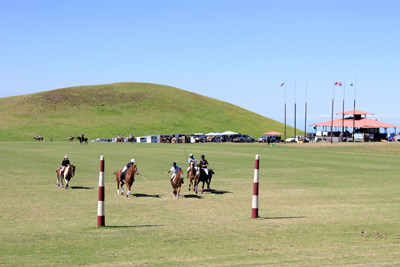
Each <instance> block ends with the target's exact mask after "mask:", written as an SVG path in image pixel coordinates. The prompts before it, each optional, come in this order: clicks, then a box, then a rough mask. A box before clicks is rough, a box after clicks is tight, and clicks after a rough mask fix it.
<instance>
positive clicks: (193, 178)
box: [189, 161, 196, 191]
mask: <svg viewBox="0 0 400 267" xmlns="http://www.w3.org/2000/svg"><path fill="white" fill-rule="evenodd" d="M195 183H196V163H195V162H194V161H191V162H190V168H189V191H190V189H191V188H193V190H194V185H195Z"/></svg>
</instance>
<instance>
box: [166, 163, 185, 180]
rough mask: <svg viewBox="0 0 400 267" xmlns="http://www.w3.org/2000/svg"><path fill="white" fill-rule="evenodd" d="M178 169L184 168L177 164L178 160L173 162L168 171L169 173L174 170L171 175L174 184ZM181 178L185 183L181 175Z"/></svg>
mask: <svg viewBox="0 0 400 267" xmlns="http://www.w3.org/2000/svg"><path fill="white" fill-rule="evenodd" d="M178 170H182V168H181V167H180V166H178V165H176V162H172V167H171V169H170V170H169V171H168V173H170V172H173V173H172V175H171V184H172V181H173V180H174V178H175V176H176V174H177V173H178ZM179 179H181V181H182V184H183V183H184V182H183V177H179Z"/></svg>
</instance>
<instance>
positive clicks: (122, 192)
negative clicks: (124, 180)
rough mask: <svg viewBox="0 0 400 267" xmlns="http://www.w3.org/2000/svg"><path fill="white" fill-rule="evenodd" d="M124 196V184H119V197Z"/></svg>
mask: <svg viewBox="0 0 400 267" xmlns="http://www.w3.org/2000/svg"><path fill="white" fill-rule="evenodd" d="M123 194H124V184H121V195H123Z"/></svg>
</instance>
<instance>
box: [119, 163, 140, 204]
mask: <svg viewBox="0 0 400 267" xmlns="http://www.w3.org/2000/svg"><path fill="white" fill-rule="evenodd" d="M121 173H122V170H118V171H116V172H114V174H115V178H117V194H118V195H119V187H120V185H121V195H123V194H124V188H123V186H124V184H126V186H127V187H128V193H127V194H126V197H129V195H130V193H131V187H132V184H133V182H134V181H135V174H139V173H138V169H137V166H136V165H132V166H131V167H130V168H129V169H127V170H126V174H125V181H121V182H120V181H119V176H120V175H121Z"/></svg>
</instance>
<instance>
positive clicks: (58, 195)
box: [0, 140, 400, 266]
mask: <svg viewBox="0 0 400 267" xmlns="http://www.w3.org/2000/svg"><path fill="white" fill-rule="evenodd" d="M189 153H193V154H194V157H195V158H196V159H197V160H199V159H200V155H202V154H204V155H205V156H206V159H207V160H208V162H209V164H210V165H209V168H211V169H213V171H214V172H215V173H214V174H213V177H212V181H211V185H210V186H211V189H210V190H209V191H204V193H203V194H201V192H200V191H199V192H198V194H196V193H195V192H193V190H191V191H189V190H188V186H189V179H187V178H186V169H187V168H188V165H187V163H186V161H187V158H188V157H189ZM66 154H67V155H68V156H69V159H70V161H71V164H73V165H75V166H76V170H75V176H74V177H73V178H72V179H71V180H70V182H69V187H70V188H69V189H64V188H58V187H57V184H56V182H57V176H56V169H57V168H58V167H59V166H60V163H61V161H62V159H63V157H64V155H66ZM256 154H259V155H260V164H259V200H258V201H259V211H258V214H259V218H257V219H251V215H252V194H253V175H254V157H255V155H256ZM101 155H104V158H105V172H104V173H105V183H104V188H105V225H106V226H105V227H98V228H97V227H96V220H97V202H98V186H99V158H100V156H101ZM131 158H135V160H136V164H137V168H138V172H139V175H136V176H135V182H134V183H133V185H132V189H131V192H130V197H128V198H127V197H126V196H125V194H124V195H118V194H117V185H116V178H115V175H114V172H116V171H117V170H119V169H122V168H123V166H124V165H125V164H126V163H127V162H128V161H129V160H130V159H131ZM172 162H176V163H177V165H179V166H181V167H182V170H183V174H184V177H185V178H184V182H185V183H184V184H183V185H182V188H181V192H180V198H179V199H175V198H174V196H173V195H172V188H171V182H170V176H171V173H168V170H169V169H170V168H171V164H172ZM399 162H400V144H398V143H395V142H392V143H356V144H353V143H345V144H340V143H338V144H332V145H331V144H286V145H285V144H275V145H274V146H272V145H271V146H268V145H266V144H258V143H254V144H234V143H224V144H220V143H200V144H137V143H134V144H131V143H123V144H121V143H120V144H116V143H89V144H88V145H85V146H82V145H80V144H79V143H77V142H72V143H71V142H67V141H64V142H35V141H34V140H32V141H1V142H0V185H1V186H0V200H1V201H0V207H1V215H0V236H1V237H0V254H1V257H0V265H2V266H26V265H29V266H77V265H88V266H267V265H268V266H361V265H363V266H365V265H367V266H381V265H396V264H400V249H399V244H400V227H399V222H400V177H399V169H400V165H399ZM142 178H144V179H142ZM146 181H148V182H146Z"/></svg>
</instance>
